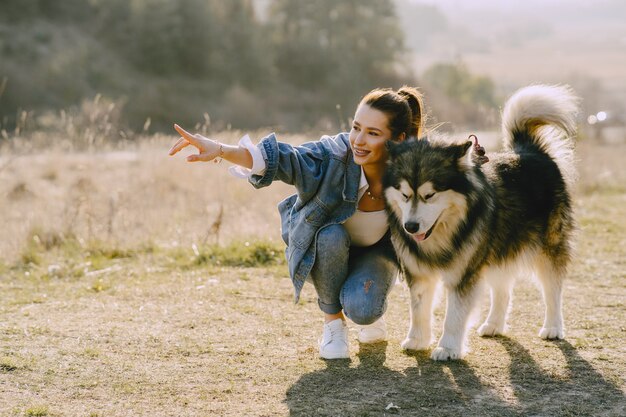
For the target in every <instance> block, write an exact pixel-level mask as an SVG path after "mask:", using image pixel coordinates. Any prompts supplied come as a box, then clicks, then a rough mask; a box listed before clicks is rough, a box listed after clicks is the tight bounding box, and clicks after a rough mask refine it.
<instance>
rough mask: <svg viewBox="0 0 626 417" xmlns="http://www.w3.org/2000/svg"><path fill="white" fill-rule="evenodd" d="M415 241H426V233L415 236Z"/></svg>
mask: <svg viewBox="0 0 626 417" xmlns="http://www.w3.org/2000/svg"><path fill="white" fill-rule="evenodd" d="M413 239H415V241H416V242H421V241H422V240H424V239H426V233H420V234H419V235H413Z"/></svg>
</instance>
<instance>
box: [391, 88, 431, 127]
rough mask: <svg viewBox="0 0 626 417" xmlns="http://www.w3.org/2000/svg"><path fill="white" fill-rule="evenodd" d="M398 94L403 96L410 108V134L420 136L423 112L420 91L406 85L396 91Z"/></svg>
mask: <svg viewBox="0 0 626 417" xmlns="http://www.w3.org/2000/svg"><path fill="white" fill-rule="evenodd" d="M397 93H398V95H399V96H401V97H403V98H404V99H405V100H406V101H407V103H408V105H409V108H410V109H411V116H412V117H411V119H412V121H413V129H412V132H411V134H412V136H416V137H418V138H419V137H420V136H421V135H422V126H423V125H424V118H425V113H424V111H423V109H424V102H423V101H422V93H420V92H419V90H418V89H417V88H415V87H409V86H407V85H405V86H402V87H401V88H400V89H399V90H398V91H397Z"/></svg>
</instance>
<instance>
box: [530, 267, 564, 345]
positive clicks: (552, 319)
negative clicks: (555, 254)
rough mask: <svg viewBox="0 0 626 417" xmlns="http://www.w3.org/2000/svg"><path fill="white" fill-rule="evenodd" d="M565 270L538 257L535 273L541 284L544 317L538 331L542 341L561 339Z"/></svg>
mask: <svg viewBox="0 0 626 417" xmlns="http://www.w3.org/2000/svg"><path fill="white" fill-rule="evenodd" d="M564 270H565V268H559V267H558V266H556V265H555V264H554V262H552V260H551V259H549V258H548V257H547V256H545V255H538V256H537V258H536V262H535V271H536V273H537V278H538V280H539V283H540V284H541V288H542V293H543V300H544V302H545V305H546V315H545V319H544V322H543V327H542V328H541V330H540V331H539V337H541V338H542V339H563V337H564V330H563V313H562V294H563V278H564V275H565V271H564Z"/></svg>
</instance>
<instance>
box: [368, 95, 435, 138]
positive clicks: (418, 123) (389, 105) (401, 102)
mask: <svg viewBox="0 0 626 417" xmlns="http://www.w3.org/2000/svg"><path fill="white" fill-rule="evenodd" d="M361 104H367V105H368V106H370V107H371V108H373V109H376V110H379V111H381V112H383V113H385V114H386V115H387V118H388V119H389V129H390V130H391V137H392V138H393V139H396V138H397V137H398V136H400V135H401V134H402V133H404V134H405V135H406V137H407V138H409V137H412V136H413V137H417V138H419V137H421V136H422V133H423V132H422V130H423V126H424V119H425V118H426V114H425V112H424V103H423V101H422V94H421V93H420V92H419V91H418V90H417V89H416V88H413V87H408V86H406V85H405V86H403V87H402V88H400V89H399V90H398V91H393V90H392V89H391V88H376V89H374V90H372V91H370V92H369V93H367V95H365V97H363V99H362V100H361Z"/></svg>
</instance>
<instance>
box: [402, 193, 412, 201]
mask: <svg viewBox="0 0 626 417" xmlns="http://www.w3.org/2000/svg"><path fill="white" fill-rule="evenodd" d="M402 197H403V198H404V201H409V198H411V197H409V196H408V195H406V194H404V193H402Z"/></svg>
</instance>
